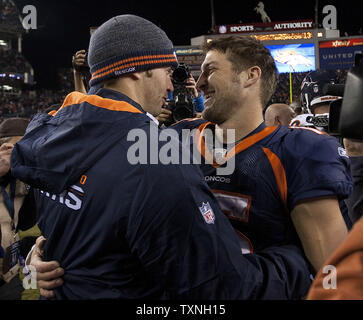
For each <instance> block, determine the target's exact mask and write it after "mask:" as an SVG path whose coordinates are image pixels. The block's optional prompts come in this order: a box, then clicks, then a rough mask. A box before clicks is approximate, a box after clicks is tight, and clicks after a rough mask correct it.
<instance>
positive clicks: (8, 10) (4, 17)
mask: <svg viewBox="0 0 363 320" xmlns="http://www.w3.org/2000/svg"><path fill="white" fill-rule="evenodd" d="M2 24H3V25H6V26H8V27H9V26H19V25H20V20H19V13H18V11H17V8H16V6H14V5H13V3H12V2H11V1H9V0H0V25H2Z"/></svg>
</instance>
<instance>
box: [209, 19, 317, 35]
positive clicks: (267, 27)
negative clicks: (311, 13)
mask: <svg viewBox="0 0 363 320" xmlns="http://www.w3.org/2000/svg"><path fill="white" fill-rule="evenodd" d="M312 28H313V20H298V21H281V22H274V23H248V24H229V25H221V26H217V27H216V33H220V34H225V33H246V32H264V31H281V30H299V29H300V30H303V29H312Z"/></svg>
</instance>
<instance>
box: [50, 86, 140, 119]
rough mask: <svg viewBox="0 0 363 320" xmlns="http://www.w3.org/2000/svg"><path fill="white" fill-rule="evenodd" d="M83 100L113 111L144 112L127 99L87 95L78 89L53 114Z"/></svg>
mask: <svg viewBox="0 0 363 320" xmlns="http://www.w3.org/2000/svg"><path fill="white" fill-rule="evenodd" d="M83 102H88V103H89V104H91V105H93V106H95V107H99V108H104V109H107V110H111V111H126V112H132V113H143V112H142V111H140V110H139V109H137V108H135V107H134V106H132V105H131V104H129V103H127V102H125V101H117V100H112V99H107V98H102V97H99V96H96V95H86V94H83V93H80V92H77V91H74V92H72V93H70V94H69V95H68V96H67V97H66V99H65V100H64V102H63V105H62V106H61V107H60V108H59V109H58V111H57V112H55V113H54V114H52V115H53V116H54V115H55V114H57V113H58V112H59V111H60V110H62V109H63V108H66V107H68V106H71V105H73V104H81V103H83Z"/></svg>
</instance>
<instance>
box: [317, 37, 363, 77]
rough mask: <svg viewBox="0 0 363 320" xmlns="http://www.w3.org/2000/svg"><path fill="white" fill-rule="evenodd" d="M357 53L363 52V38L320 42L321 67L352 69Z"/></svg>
mask: <svg viewBox="0 0 363 320" xmlns="http://www.w3.org/2000/svg"><path fill="white" fill-rule="evenodd" d="M356 53H363V38H353V39H344V40H333V41H322V42H319V56H320V57H319V58H320V68H321V69H333V70H336V69H350V68H351V67H353V65H354V62H355V60H354V59H355V58H354V57H355V54H356Z"/></svg>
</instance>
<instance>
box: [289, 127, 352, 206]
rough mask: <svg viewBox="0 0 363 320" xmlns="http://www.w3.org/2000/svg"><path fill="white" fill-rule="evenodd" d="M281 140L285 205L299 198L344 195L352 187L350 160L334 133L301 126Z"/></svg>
mask: <svg viewBox="0 0 363 320" xmlns="http://www.w3.org/2000/svg"><path fill="white" fill-rule="evenodd" d="M292 130H294V131H295V132H293V134H291V135H288V136H287V137H286V139H285V142H284V148H285V151H286V152H285V153H284V154H285V159H284V162H285V168H286V171H287V172H286V176H287V187H288V206H289V209H290V210H292V209H293V208H294V207H295V205H296V203H297V202H298V201H301V200H305V199H311V198H319V197H324V196H336V197H337V198H338V200H342V199H345V198H347V197H348V196H349V195H350V193H351V192H352V190H353V183H352V176H351V172H350V160H349V157H348V156H347V154H346V152H345V149H344V148H343V146H342V145H341V144H340V143H339V142H338V140H337V139H336V138H334V137H330V136H329V135H327V134H318V133H315V132H310V131H307V130H301V129H298V128H296V129H292Z"/></svg>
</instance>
